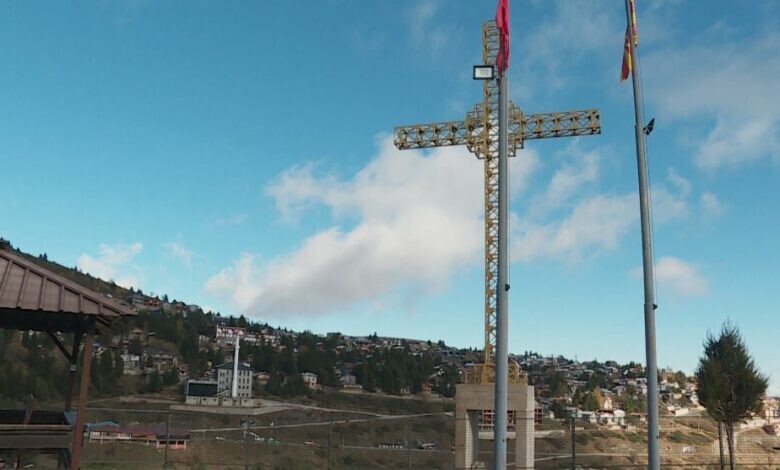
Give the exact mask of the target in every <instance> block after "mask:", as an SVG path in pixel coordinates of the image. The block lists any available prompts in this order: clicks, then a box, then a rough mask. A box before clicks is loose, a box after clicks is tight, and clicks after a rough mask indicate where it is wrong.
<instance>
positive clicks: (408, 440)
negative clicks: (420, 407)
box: [406, 418, 412, 470]
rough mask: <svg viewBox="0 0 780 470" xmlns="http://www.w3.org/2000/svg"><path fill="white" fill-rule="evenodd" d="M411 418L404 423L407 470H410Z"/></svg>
mask: <svg viewBox="0 0 780 470" xmlns="http://www.w3.org/2000/svg"><path fill="white" fill-rule="evenodd" d="M411 433H412V418H409V421H407V422H406V447H407V453H408V456H407V457H408V459H409V463H408V468H409V470H412V438H411Z"/></svg>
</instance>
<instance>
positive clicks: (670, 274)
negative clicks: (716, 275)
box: [631, 256, 708, 295]
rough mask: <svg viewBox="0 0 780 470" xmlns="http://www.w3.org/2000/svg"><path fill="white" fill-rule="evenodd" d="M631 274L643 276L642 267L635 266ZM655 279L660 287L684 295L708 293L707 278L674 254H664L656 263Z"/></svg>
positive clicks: (637, 276)
mask: <svg viewBox="0 0 780 470" xmlns="http://www.w3.org/2000/svg"><path fill="white" fill-rule="evenodd" d="M631 274H632V275H633V276H634V277H636V278H641V277H642V268H641V267H637V268H634V269H633V270H632V271H631ZM655 279H656V282H657V283H658V287H659V289H668V290H670V291H673V292H676V293H678V294H682V295H704V294H706V293H707V286H708V283H707V280H706V279H705V278H704V277H703V276H702V275H701V274H700V273H699V272H698V271H697V270H696V268H695V267H694V266H692V265H691V264H689V263H686V262H685V261H683V260H681V259H679V258H675V257H673V256H664V257H662V258H661V259H659V260H658V261H657V262H656V263H655Z"/></svg>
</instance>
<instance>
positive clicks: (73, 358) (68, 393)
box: [65, 331, 83, 411]
mask: <svg viewBox="0 0 780 470" xmlns="http://www.w3.org/2000/svg"><path fill="white" fill-rule="evenodd" d="M82 335H83V332H82V331H77V332H75V333H73V349H72V350H71V353H70V357H69V358H68V366H69V367H70V370H69V372H68V388H67V389H66V390H65V411H70V408H71V405H72V404H73V388H74V387H75V386H76V368H77V367H78V362H79V346H80V345H81V336H82Z"/></svg>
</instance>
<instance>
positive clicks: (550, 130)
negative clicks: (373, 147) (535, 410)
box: [394, 21, 601, 383]
mask: <svg viewBox="0 0 780 470" xmlns="http://www.w3.org/2000/svg"><path fill="white" fill-rule="evenodd" d="M498 48H499V36H498V30H497V28H496V23H495V22H494V21H487V22H484V23H482V58H483V60H484V63H485V64H486V65H493V64H495V60H496V55H497V53H498ZM482 96H483V98H482V102H481V103H479V104H477V105H475V106H474V109H473V110H472V111H469V112H467V113H466V118H465V119H464V120H462V121H445V122H434V123H429V124H416V125H411V126H400V127H396V128H395V133H394V135H395V137H394V142H395V145H396V147H398V148H399V149H401V150H405V149H419V148H429V147H443V146H449V145H465V146H466V148H468V150H469V151H470V152H472V153H474V154H475V155H476V156H477V158H480V159H482V160H484V177H485V350H484V361H483V363H482V364H479V365H477V366H476V367H475V369H474V370H473V371H472V373H471V374H469V376H467V378H466V380H467V381H468V382H471V383H492V382H493V381H494V378H495V360H494V355H495V347H496V308H497V306H496V302H497V296H498V290H497V278H498V174H499V166H498V82H497V81H496V80H495V79H491V80H485V81H484V82H483V95H482ZM600 133H601V123H600V121H599V111H598V110H596V109H588V110H582V111H564V112H558V113H540V114H524V113H523V112H522V111H521V110H520V109H519V108H517V107H515V106H514V105H513V104H510V106H509V135H508V140H509V147H508V153H509V155H510V156H514V155H515V152H516V150H517V148H523V144H524V142H525V141H526V140H529V139H546V138H551V137H573V136H579V135H593V134H600ZM509 372H510V380H512V381H518V380H520V375H519V370H518V369H517V367H516V366H513V367H510V371H509Z"/></svg>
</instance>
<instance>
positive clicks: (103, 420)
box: [35, 402, 780, 470]
mask: <svg viewBox="0 0 780 470" xmlns="http://www.w3.org/2000/svg"><path fill="white" fill-rule="evenodd" d="M156 406H157V409H155V407H156ZM177 408H180V409H171V408H170V406H169V403H168V404H162V403H161V404H155V403H153V402H150V403H144V404H141V405H138V404H136V405H135V406H134V407H133V408H132V409H129V408H100V407H98V406H97V405H95V406H94V407H93V408H90V409H89V410H88V417H87V418H88V419H87V421H88V422H89V423H90V426H89V428H88V430H87V431H86V432H85V449H84V452H83V456H84V468H89V469H91V468H165V467H168V468H199V469H207V468H213V469H216V468H219V469H225V468H233V469H240V468H252V469H308V468H312V469H334V470H335V469H371V468H396V469H402V468H414V469H452V468H454V466H455V458H454V457H455V456H454V450H455V447H454V444H455V437H454V429H455V420H454V416H453V415H452V413H451V412H449V413H447V412H438V413H430V414H404V415H386V414H371V413H362V412H350V411H337V410H327V409H318V408H313V407H312V408H307V407H298V408H295V409H284V410H269V409H264V408H259V409H257V410H254V412H253V414H246V411H245V410H240V409H233V410H230V409H220V410H218V412H204V411H202V410H199V411H195V410H192V409H187V407H184V406H181V407H177ZM215 411H217V410H215ZM226 413H230V414H226ZM589 419H591V418H590V417H589ZM115 423H118V424H119V426H118V427H117V426H116V425H115ZM535 429H536V431H535V464H536V468H540V469H568V468H631V467H642V466H645V465H646V462H647V459H646V445H647V440H646V428H645V424H644V422H642V421H641V420H640V418H636V417H629V418H626V419H625V420H624V421H623V420H618V422H605V421H604V420H602V422H601V423H597V422H590V421H589V420H584V419H578V420H575V421H571V420H557V419H543V420H541V421H537V422H536V425H535ZM660 429H661V460H662V465H663V466H664V467H665V468H669V467H674V468H717V465H718V462H719V454H720V453H719V446H718V430H717V426H716V425H715V423H713V422H712V421H711V420H710V419H708V418H706V417H704V416H680V417H662V418H661V422H660ZM735 444H736V453H735V457H736V461H737V463H738V464H739V466H740V468H751V467H753V468H780V451H779V450H777V449H780V439H778V438H777V437H775V436H772V435H770V434H768V433H767V432H766V431H764V429H763V428H762V427H761V426H758V425H754V426H751V427H744V428H740V429H737V432H736V442H735ZM507 447H508V449H509V450H510V452H511V451H512V449H513V446H512V445H508V446H507ZM490 451H491V441H488V440H484V441H481V442H480V452H479V456H478V458H479V460H482V461H484V462H489V461H490ZM724 456H725V458H726V461H728V450H727V446H725V445H724ZM513 460H514V456H513V455H510V456H509V461H510V462H511V461H513ZM35 463H36V464H37V466H36V468H53V467H54V461H47V460H45V459H43V460H40V459H39V460H38V461H36V462H35ZM708 466H709V467H708Z"/></svg>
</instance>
